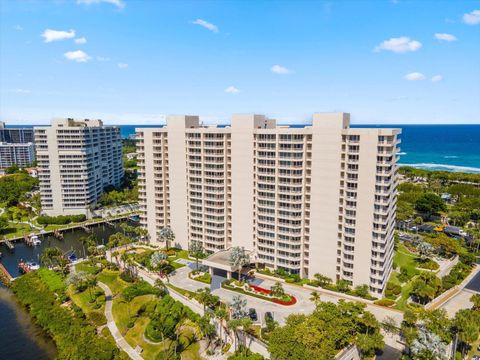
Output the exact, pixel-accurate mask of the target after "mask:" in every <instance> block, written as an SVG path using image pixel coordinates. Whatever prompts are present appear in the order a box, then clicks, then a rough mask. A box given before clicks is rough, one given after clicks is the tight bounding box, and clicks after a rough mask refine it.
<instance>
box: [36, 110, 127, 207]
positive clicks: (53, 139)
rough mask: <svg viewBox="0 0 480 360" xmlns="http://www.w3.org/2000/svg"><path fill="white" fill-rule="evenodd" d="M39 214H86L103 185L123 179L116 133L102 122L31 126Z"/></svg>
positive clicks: (62, 121)
mask: <svg viewBox="0 0 480 360" xmlns="http://www.w3.org/2000/svg"><path fill="white" fill-rule="evenodd" d="M35 147H36V151H37V163H38V178H39V180H40V195H41V198H42V212H43V213H44V214H46V215H73V214H85V215H87V216H89V215H91V210H92V209H93V207H94V206H95V204H96V202H97V200H98V197H99V196H100V195H101V194H102V192H103V190H104V188H105V187H106V186H108V185H113V186H115V187H117V186H120V185H121V182H122V177H123V166H122V141H121V137H120V129H119V128H118V127H115V126H103V123H102V121H101V120H74V119H54V120H53V121H52V126H48V127H47V126H45V127H35Z"/></svg>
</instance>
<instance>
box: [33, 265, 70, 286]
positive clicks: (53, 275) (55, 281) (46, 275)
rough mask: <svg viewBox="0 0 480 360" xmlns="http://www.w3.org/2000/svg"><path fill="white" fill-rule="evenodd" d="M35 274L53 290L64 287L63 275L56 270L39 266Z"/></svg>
mask: <svg viewBox="0 0 480 360" xmlns="http://www.w3.org/2000/svg"><path fill="white" fill-rule="evenodd" d="M37 274H38V276H39V277H40V279H42V281H43V282H44V283H45V284H46V285H47V286H48V288H49V289H50V290H51V291H53V292H57V291H58V290H62V289H65V287H66V286H65V283H64V281H63V276H62V275H61V274H59V273H57V272H54V271H50V270H48V269H46V268H41V269H39V270H38V271H37Z"/></svg>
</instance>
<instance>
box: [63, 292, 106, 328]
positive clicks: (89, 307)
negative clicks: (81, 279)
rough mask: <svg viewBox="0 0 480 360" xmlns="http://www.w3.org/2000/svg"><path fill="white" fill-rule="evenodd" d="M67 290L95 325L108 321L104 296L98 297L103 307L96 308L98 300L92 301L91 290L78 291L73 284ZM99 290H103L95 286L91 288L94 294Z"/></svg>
mask: <svg viewBox="0 0 480 360" xmlns="http://www.w3.org/2000/svg"><path fill="white" fill-rule="evenodd" d="M67 291H68V294H69V295H70V298H71V299H72V301H73V302H74V303H75V304H76V305H77V306H78V307H80V308H81V309H82V311H83V312H84V313H85V315H87V318H88V319H89V320H90V321H91V322H92V323H93V324H94V325H95V326H101V325H105V324H106V323H107V319H106V318H105V299H104V298H103V297H102V298H101V299H100V297H99V298H97V301H98V303H99V304H101V307H100V308H98V309H95V305H96V302H93V303H91V302H90V292H89V291H88V290H85V291H83V292H79V293H76V292H75V290H74V288H73V286H70V287H69V288H68V290H67ZM97 291H100V292H103V290H102V289H101V288H99V287H95V288H93V289H91V292H92V295H93V294H95V292H97Z"/></svg>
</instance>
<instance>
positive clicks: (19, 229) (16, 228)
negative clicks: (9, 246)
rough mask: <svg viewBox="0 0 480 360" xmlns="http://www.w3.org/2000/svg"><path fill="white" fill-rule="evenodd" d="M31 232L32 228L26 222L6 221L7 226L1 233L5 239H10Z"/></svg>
mask: <svg viewBox="0 0 480 360" xmlns="http://www.w3.org/2000/svg"><path fill="white" fill-rule="evenodd" d="M31 232H33V229H32V227H31V226H30V225H28V224H15V223H13V222H9V223H8V227H7V228H5V229H3V230H2V232H1V234H2V235H3V236H4V237H5V239H12V238H16V237H19V236H24V235H28V234H30V233H31Z"/></svg>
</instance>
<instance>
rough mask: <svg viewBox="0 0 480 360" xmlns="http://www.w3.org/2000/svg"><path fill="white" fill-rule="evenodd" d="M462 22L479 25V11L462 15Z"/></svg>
mask: <svg viewBox="0 0 480 360" xmlns="http://www.w3.org/2000/svg"><path fill="white" fill-rule="evenodd" d="M463 22H464V23H465V24H468V25H478V24H480V10H473V11H472V12H470V13H468V14H463Z"/></svg>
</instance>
